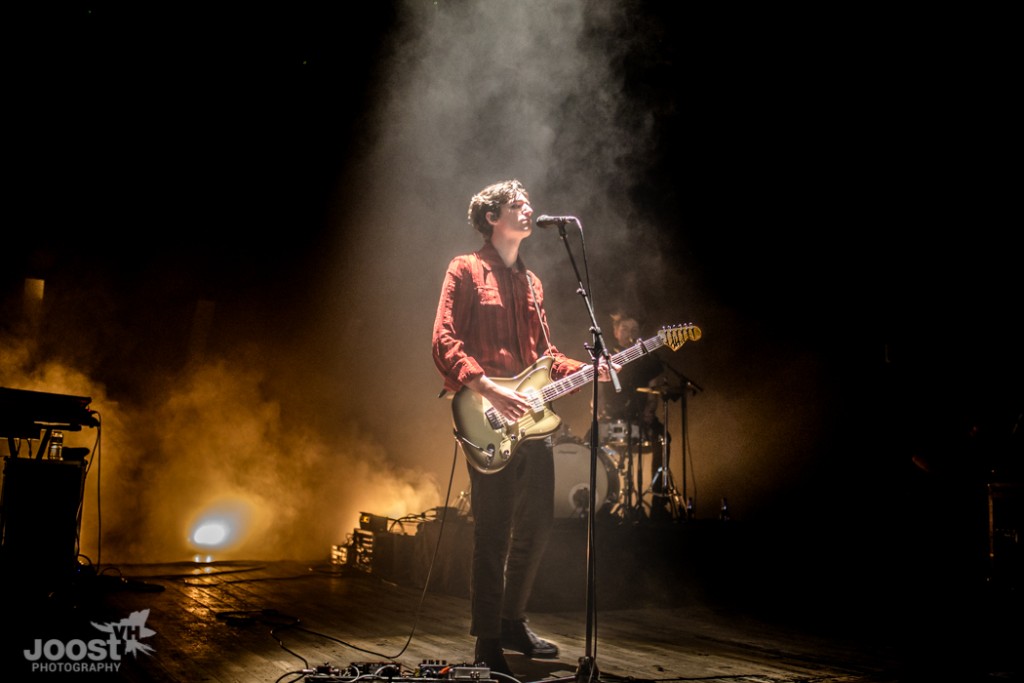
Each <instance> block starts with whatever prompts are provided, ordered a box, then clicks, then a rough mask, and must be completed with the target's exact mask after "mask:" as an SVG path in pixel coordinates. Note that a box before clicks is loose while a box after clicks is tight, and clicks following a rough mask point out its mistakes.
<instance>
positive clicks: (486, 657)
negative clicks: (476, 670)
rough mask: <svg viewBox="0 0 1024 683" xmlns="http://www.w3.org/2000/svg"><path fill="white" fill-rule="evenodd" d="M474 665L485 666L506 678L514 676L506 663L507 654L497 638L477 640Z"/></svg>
mask: <svg viewBox="0 0 1024 683" xmlns="http://www.w3.org/2000/svg"><path fill="white" fill-rule="evenodd" d="M473 663H474V664H477V665H485V666H487V668H489V669H490V670H491V671H494V672H497V673H499V674H505V675H506V676H512V677H513V678H515V676H514V674H513V673H512V669H511V668H510V667H509V665H508V662H506V661H505V653H504V652H502V650H501V641H500V640H499V639H497V638H477V639H476V650H475V652H474V654H473Z"/></svg>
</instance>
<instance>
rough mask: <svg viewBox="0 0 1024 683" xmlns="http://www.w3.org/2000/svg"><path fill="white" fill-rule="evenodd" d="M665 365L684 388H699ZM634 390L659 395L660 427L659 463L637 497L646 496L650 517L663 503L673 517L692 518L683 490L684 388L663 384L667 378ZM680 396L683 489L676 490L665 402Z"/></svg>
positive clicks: (684, 442) (691, 510)
mask: <svg viewBox="0 0 1024 683" xmlns="http://www.w3.org/2000/svg"><path fill="white" fill-rule="evenodd" d="M664 365H665V367H667V368H668V369H670V370H672V372H674V373H675V374H676V375H677V376H678V377H679V378H680V379H681V380H682V381H683V384H684V386H685V388H686V389H688V390H690V391H692V392H693V393H694V394H696V393H697V392H698V391H702V389H701V387H699V386H698V385H697V384H695V383H694V382H692V381H691V380H690V379H688V378H687V377H685V376H684V375H682V374H681V373H679V371H677V370H676V369H675V368H673V367H672V366H670V365H668V364H667V363H665V364H664ZM637 391H640V392H644V393H651V394H659V395H660V396H661V397H662V399H663V400H662V402H661V405H662V412H663V416H662V425H663V427H664V435H663V437H662V440H661V452H662V456H661V466H660V467H659V468H658V469H657V471H655V472H654V474H653V475H652V476H651V484H650V486H648V487H647V489H646V490H645V491H644V494H643V496H642V497H641V498H643V497H645V496H648V495H649V496H650V503H649V504H648V505H649V515H650V516H651V517H654V516H655V515H656V514H657V513H656V510H664V509H665V507H666V506H667V508H668V510H667V511H668V514H669V516H670V517H671V519H673V520H678V519H684V520H688V519H692V518H693V499H692V498H690V497H688V495H687V490H686V440H687V437H686V430H687V424H686V417H687V415H686V392H685V391H681V390H679V389H671V388H669V387H668V386H667V380H665V381H664V382H663V383H662V386H661V387H660V388H647V387H640V388H638V389H637ZM677 399H682V416H681V417H680V420H681V422H682V447H681V449H680V451H681V454H682V463H683V489H682V491H679V490H678V489H677V488H676V485H675V479H674V478H673V476H672V468H671V462H670V460H669V438H668V404H669V401H675V400H677Z"/></svg>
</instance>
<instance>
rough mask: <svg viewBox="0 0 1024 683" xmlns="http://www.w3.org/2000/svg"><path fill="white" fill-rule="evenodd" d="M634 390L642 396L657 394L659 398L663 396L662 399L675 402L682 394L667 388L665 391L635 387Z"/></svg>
mask: <svg viewBox="0 0 1024 683" xmlns="http://www.w3.org/2000/svg"><path fill="white" fill-rule="evenodd" d="M636 390H637V391H639V392H640V393H642V394H658V395H659V396H663V397H665V398H667V399H669V400H675V399H677V398H679V397H680V396H682V395H683V394H682V392H680V391H674V390H672V389H668V388H667V387H666V388H665V389H651V388H649V387H637V388H636Z"/></svg>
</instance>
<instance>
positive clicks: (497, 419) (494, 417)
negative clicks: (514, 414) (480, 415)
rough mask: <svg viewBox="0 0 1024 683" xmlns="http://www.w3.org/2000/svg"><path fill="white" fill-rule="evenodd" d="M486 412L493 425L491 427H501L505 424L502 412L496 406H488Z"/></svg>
mask: <svg viewBox="0 0 1024 683" xmlns="http://www.w3.org/2000/svg"><path fill="white" fill-rule="evenodd" d="M485 414H486V415H487V423H488V424H490V425H491V429H501V428H502V427H504V426H505V421H504V420H503V419H502V417H501V414H500V413H498V411H497V410H495V409H494V408H488V409H487V412H486V413H485Z"/></svg>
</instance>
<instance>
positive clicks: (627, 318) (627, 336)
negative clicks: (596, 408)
mask: <svg viewBox="0 0 1024 683" xmlns="http://www.w3.org/2000/svg"><path fill="white" fill-rule="evenodd" d="M611 319H612V333H613V335H614V337H615V341H614V343H613V344H612V346H613V348H612V349H611V352H612V353H613V354H614V353H618V352H619V351H622V350H624V349H627V348H629V347H630V346H633V345H634V344H635V343H636V342H637V341H639V340H640V339H641V336H640V323H639V322H638V321H637V318H636V316H635V315H634V314H633V313H632V312H630V311H625V310H622V309H620V310H618V311H616V312H615V313H613V314H612V315H611ZM618 374H619V383H620V385H621V386H622V391H621V392H619V393H616V392H615V391H613V390H611V389H610V388H605V390H604V391H603V392H601V404H602V405H601V411H600V413H599V416H600V420H601V421H603V422H610V421H613V420H624V421H625V422H626V423H627V431H626V432H625V433H626V434H634V435H637V436H638V439H639V443H634V444H633V446H632V449H633V450H632V452H633V454H636V453H637V452H638V451H639V449H640V447H641V444H650V453H651V469H650V471H651V477H652V479H653V478H654V475H655V474H656V473H657V472H658V469H659V468H660V467H662V465H663V463H662V443H663V439H664V438H665V437H666V435H667V432H666V431H665V426H664V424H662V422H661V420H659V419H658V408H659V400H658V394H657V393H656V392H645V391H638V390H640V389H650V388H655V387H659V386H661V384H662V376H663V367H662V364H661V361H659V360H658V359H657V358H655V357H654V355H653V354H651V355H644V356H641V357H640V358H638V359H637V360H636V361H634V362H632V363H628V364H626V365H624V366H623V368H622V370H620V371H619V373H618ZM668 442H669V443H670V444H671V436H669V437H668ZM645 451H646V449H645ZM665 453H666V454H668V449H665ZM622 456H623V457H626V451H625V450H624V451H623V453H622ZM651 493H652V494H653V497H652V502H651V518H652V519H656V518H658V519H661V518H667V517H668V516H670V512H669V508H668V499H667V498H666V497H664V495H663V494H664V478H663V477H658V479H657V481H656V482H654V486H653V487H652V489H651Z"/></svg>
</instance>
